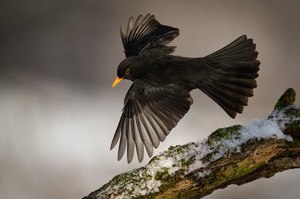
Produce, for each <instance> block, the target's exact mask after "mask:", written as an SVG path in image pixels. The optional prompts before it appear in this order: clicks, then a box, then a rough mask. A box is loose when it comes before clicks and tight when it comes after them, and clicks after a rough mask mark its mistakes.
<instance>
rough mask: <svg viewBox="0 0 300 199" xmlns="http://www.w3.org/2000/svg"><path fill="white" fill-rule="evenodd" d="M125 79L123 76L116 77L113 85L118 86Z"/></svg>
mask: <svg viewBox="0 0 300 199" xmlns="http://www.w3.org/2000/svg"><path fill="white" fill-rule="evenodd" d="M123 79H124V78H122V77H121V78H119V77H117V78H116V79H115V81H114V82H113V84H112V87H115V86H117V85H118V84H119V83H120V82H121V81H122V80H123Z"/></svg>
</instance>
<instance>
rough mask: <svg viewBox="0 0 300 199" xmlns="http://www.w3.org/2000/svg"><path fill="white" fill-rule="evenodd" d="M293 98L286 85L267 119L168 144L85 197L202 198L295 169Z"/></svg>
mask: <svg viewBox="0 0 300 199" xmlns="http://www.w3.org/2000/svg"><path fill="white" fill-rule="evenodd" d="M295 101H296V94H295V91H294V90H293V89H288V90H287V91H286V92H285V93H284V94H283V95H282V96H281V97H280V99H279V100H278V102H277V103H276V105H275V108H274V110H273V112H272V114H271V115H270V116H269V117H268V118H267V119H260V120H256V121H254V122H253V123H252V124H250V125H248V126H241V125H235V126H231V127H227V128H222V129H218V130H216V131H215V132H213V133H212V134H211V135H210V136H209V137H208V138H207V139H206V140H204V141H199V142H191V143H188V144H185V145H182V146H171V147H170V148H169V149H168V150H167V151H165V152H163V153H162V154H161V155H158V156H155V157H154V158H152V159H151V161H150V162H149V163H148V164H147V165H146V166H144V167H141V168H139V169H135V170H133V171H129V172H127V173H123V174H120V175H118V176H116V177H114V178H113V179H112V180H111V181H110V182H108V183H107V184H105V185H104V186H102V187H101V188H100V189H98V190H96V191H94V192H92V193H91V194H90V195H88V196H86V197H84V198H85V199H113V198H202V197H204V196H206V195H209V194H210V193H212V192H213V191H214V190H217V189H220V188H225V187H227V186H228V185H231V184H237V185H242V184H245V183H247V182H251V181H254V180H256V179H259V178H269V177H271V176H273V175H274V174H276V173H278V172H281V171H284V170H288V169H294V168H300V107H298V106H296V105H295Z"/></svg>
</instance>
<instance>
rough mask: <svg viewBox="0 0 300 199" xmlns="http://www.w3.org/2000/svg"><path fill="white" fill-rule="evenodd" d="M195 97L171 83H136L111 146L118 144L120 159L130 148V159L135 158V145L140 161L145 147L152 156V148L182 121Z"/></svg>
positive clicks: (126, 100) (130, 90)
mask: <svg viewBox="0 0 300 199" xmlns="http://www.w3.org/2000/svg"><path fill="white" fill-rule="evenodd" d="M192 103H193V99H192V97H191V96H190V94H189V92H187V91H183V90H182V89H180V88H178V87H177V86H175V85H173V84H170V85H167V86H164V87H152V86H150V85H148V84H146V83H143V84H142V85H137V83H136V82H135V83H133V84H132V86H131V87H130V89H129V90H128V92H127V94H126V97H125V101H124V104H125V106H124V108H123V113H122V116H121V119H120V122H119V125H118V127H117V130H116V132H115V135H114V138H113V140H112V143H111V149H112V148H114V147H115V145H116V144H117V143H118V141H119V140H120V141H119V142H120V144H119V151H118V160H120V159H121V158H122V157H123V155H124V152H125V149H126V147H127V161H128V163H130V162H131V161H132V159H133V155H134V148H136V150H137V155H138V160H139V161H140V162H141V161H142V160H143V158H144V147H145V148H146V150H147V153H148V155H149V157H151V156H152V155H153V147H155V148H157V147H158V145H159V143H160V142H162V141H164V139H165V138H166V136H167V135H168V134H169V133H170V131H171V129H173V128H174V127H175V126H176V125H177V123H178V122H179V120H180V119H181V118H182V117H183V116H184V115H185V114H186V113H187V111H188V110H189V108H190V105H191V104H192Z"/></svg>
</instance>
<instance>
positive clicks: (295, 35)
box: [0, 0, 300, 199]
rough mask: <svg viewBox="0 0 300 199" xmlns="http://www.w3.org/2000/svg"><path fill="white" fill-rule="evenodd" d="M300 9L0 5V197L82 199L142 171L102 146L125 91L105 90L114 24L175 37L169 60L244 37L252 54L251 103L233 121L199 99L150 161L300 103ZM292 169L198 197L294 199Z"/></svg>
mask: <svg viewBox="0 0 300 199" xmlns="http://www.w3.org/2000/svg"><path fill="white" fill-rule="evenodd" d="M299 9H300V1H298V0H289V1H280V0H273V1H261V0H252V1H240V0H228V1H226V2H225V1H221V0H219V1H216V0H201V1H196V0H195V1H180V0H172V1H171V0H164V1H159V0H154V1H138V0H136V1H116V0H112V1H101V0H98V1H96V0H84V1H83V0H80V1H79V0H72V1H71V0H51V1H50V0H47V1H46V0H36V1H34V0H27V1H17V0H0V24H1V26H0V196H1V198H5V199H15V198H23V199H40V198H44V199H50V198H51V199H52V198H64V199H68V198H81V197H83V196H85V195H88V194H89V193H90V192H91V191H94V190H96V189H97V188H99V187H100V186H102V185H103V184H104V183H106V182H108V181H109V180H110V179H111V178H112V177H113V176H115V175H117V174H119V173H121V172H125V171H128V170H131V169H134V168H137V167H140V166H143V165H144V164H146V163H147V161H148V160H149V159H147V158H146V159H145V160H144V162H143V163H141V164H139V163H138V162H137V160H136V159H135V160H134V161H133V163H132V164H130V165H128V164H127V162H126V159H122V160H121V161H120V162H118V161H117V157H116V156H117V150H113V151H110V150H109V147H110V142H111V139H112V137H113V134H114V131H115V128H116V126H117V123H118V121H119V118H120V115H121V109H122V106H123V99H124V95H125V93H126V91H127V89H128V88H129V86H130V84H131V82H129V81H123V82H122V83H121V84H120V85H118V86H117V87H115V88H113V89H112V88H111V83H112V81H113V80H114V78H115V76H116V69H117V66H118V64H119V63H120V62H121V60H122V59H123V58H124V54H123V52H122V51H123V48H122V45H121V39H120V34H119V27H120V24H126V23H127V20H128V18H129V17H130V16H137V15H138V14H146V13H148V12H150V13H153V14H155V15H156V17H157V19H158V20H159V21H160V22H161V23H162V24H166V25H170V26H174V27H178V28H179V29H180V31H181V32H180V36H179V37H178V38H176V39H175V41H174V42H173V43H172V44H174V45H177V46H178V48H177V51H176V52H175V54H176V55H182V56H190V57H201V56H205V55H207V54H209V53H212V52H214V51H216V50H218V49H219V48H221V47H223V46H225V45H226V44H228V43H230V42H231V41H233V40H234V39H236V38H237V37H239V36H240V35H243V34H247V35H248V36H249V37H251V38H253V39H254V42H255V43H256V44H257V50H258V51H259V53H260V54H259V60H260V61H261V70H260V72H259V74H260V77H259V78H258V88H257V89H256V90H255V96H254V97H253V98H251V99H250V103H249V106H248V107H246V108H245V110H244V113H243V114H242V115H239V116H238V117H237V118H236V119H235V120H233V119H231V118H229V117H228V116H227V115H226V113H225V112H224V111H223V110H222V109H221V108H220V107H219V106H217V105H216V104H215V103H214V102H213V101H212V100H210V99H209V98H208V97H207V96H205V95H204V94H203V93H201V92H199V91H193V92H192V96H193V98H194V104H193V106H192V108H191V110H190V111H189V113H188V114H187V115H186V116H185V117H184V118H183V120H182V121H180V122H179V124H178V126H177V127H176V128H175V129H174V130H173V132H172V133H171V134H170V135H169V136H168V137H167V139H166V140H165V141H164V143H162V144H161V145H160V146H159V148H158V149H157V150H156V151H155V154H159V153H160V152H161V151H163V150H165V149H167V148H168V147H169V146H170V145H177V144H184V143H186V142H190V141H196V140H198V139H202V138H205V137H207V135H209V134H210V133H211V132H212V131H214V130H215V129H217V128H220V127H224V126H229V125H232V124H237V123H239V124H247V123H249V122H251V121H252V119H253V118H263V117H266V116H267V115H269V114H270V112H271V111H272V110H273V106H274V104H275V102H276V100H277V99H278V98H279V97H280V95H281V94H282V93H283V92H284V91H285V90H286V89H287V88H289V87H293V88H295V90H296V91H297V93H298V94H299V93H300V78H299V72H300V66H299V65H300V64H299V63H300V56H299V52H300V39H299V35H300V26H299V21H300V12H299ZM299 183H300V170H293V171H285V172H283V173H280V174H276V176H275V177H273V178H271V179H267V180H266V179H261V180H257V181H255V182H252V183H249V184H247V185H244V186H241V187H238V186H230V187H228V188H227V189H225V190H218V191H216V192H214V193H213V194H211V195H210V196H208V197H206V199H226V198H230V199H235V198H243V199H252V198H256V199H282V198H286V199H295V198H298V197H299V194H300V190H299Z"/></svg>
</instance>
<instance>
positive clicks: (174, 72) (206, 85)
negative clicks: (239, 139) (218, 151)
mask: <svg viewBox="0 0 300 199" xmlns="http://www.w3.org/2000/svg"><path fill="white" fill-rule="evenodd" d="M178 35H179V29H178V28H173V27H171V26H166V25H162V24H160V23H159V22H158V21H157V20H156V19H155V16H154V15H151V14H147V15H146V16H143V15H139V16H138V17H137V18H136V19H135V18H133V17H131V18H130V19H129V22H128V25H127V28H123V27H122V26H121V38H122V42H123V46H124V53H125V55H126V58H125V59H124V60H123V61H122V62H121V63H120V65H119V67H118V71H117V73H118V77H117V78H116V80H115V81H114V82H113V85H112V86H113V87H114V86H116V85H117V84H118V83H119V82H120V81H121V80H123V79H129V80H131V81H133V84H132V85H131V87H130V88H129V90H128V92H127V94H126V96H125V100H124V108H123V112H122V116H121V119H120V122H119V124H118V127H117V130H116V132H115V135H114V137H113V140H112V143H111V149H112V148H114V147H115V145H116V144H117V143H118V142H120V144H119V151H118V160H120V159H121V158H122V157H123V155H124V152H125V149H126V147H127V161H128V163H130V162H131V161H132V159H133V155H134V148H136V151H137V156H138V160H139V161H140V162H141V161H142V160H143V158H144V147H145V148H146V150H147V153H148V155H149V157H151V156H152V155H153V147H155V148H157V147H158V145H159V143H160V142H162V141H164V140H165V138H166V136H167V135H168V134H169V133H170V131H171V130H172V129H173V128H174V127H175V126H176V125H177V123H178V122H179V120H180V119H181V118H182V117H183V116H184V115H185V114H186V113H187V112H188V110H189V109H190V106H191V104H192V103H193V99H192V97H191V96H190V91H191V90H193V89H200V90H201V91H202V92H204V93H205V94H206V95H208V96H209V97H210V98H211V99H213V100H214V101H215V102H216V103H217V104H218V105H219V106H221V107H222V108H223V109H224V111H225V112H226V113H227V114H228V115H229V116H230V117H232V118H235V117H236V114H237V113H242V112H243V109H244V106H247V103H248V97H251V96H253V89H254V88H256V86H257V85H256V80H255V78H257V77H258V73H257V72H258V70H259V65H260V62H259V61H258V60H257V59H256V58H257V55H258V52H257V51H255V47H256V46H255V44H254V43H253V41H252V39H248V38H247V36H246V35H243V36H241V37H239V38H237V39H236V40H234V41H233V42H232V43H230V44H229V45H227V46H225V47H224V48H222V49H220V50H218V51H216V52H214V53H212V54H210V55H208V56H206V57H203V58H186V57H180V56H174V55H170V54H171V53H172V52H174V50H175V46H167V44H168V43H170V42H171V41H172V40H173V39H174V38H175V37H177V36H178Z"/></svg>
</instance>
